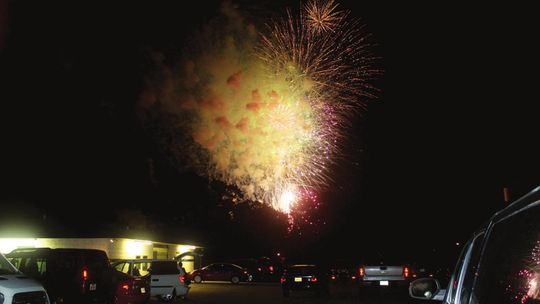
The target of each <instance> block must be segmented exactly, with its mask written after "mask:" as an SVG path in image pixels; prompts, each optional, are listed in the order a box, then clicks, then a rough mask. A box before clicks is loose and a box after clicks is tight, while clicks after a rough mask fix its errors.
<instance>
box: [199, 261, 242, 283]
mask: <svg viewBox="0 0 540 304" xmlns="http://www.w3.org/2000/svg"><path fill="white" fill-rule="evenodd" d="M190 278H191V280H192V281H193V282H195V283H201V282H202V281H230V282H231V283H233V284H238V283H240V282H250V281H251V280H252V276H251V274H249V272H248V271H247V270H246V269H245V268H242V267H240V266H238V265H236V264H229V263H214V264H210V265H208V266H206V267H203V268H201V269H196V270H194V271H193V272H191V274H190Z"/></svg>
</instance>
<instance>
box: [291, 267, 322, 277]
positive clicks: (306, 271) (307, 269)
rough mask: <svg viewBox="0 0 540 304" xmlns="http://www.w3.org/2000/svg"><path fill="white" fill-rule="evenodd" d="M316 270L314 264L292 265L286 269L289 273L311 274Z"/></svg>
mask: <svg viewBox="0 0 540 304" xmlns="http://www.w3.org/2000/svg"><path fill="white" fill-rule="evenodd" d="M316 271H317V268H316V267H315V266H294V267H291V268H289V270H288V271H287V272H288V273H289V274H291V275H302V276H303V275H312V274H314V273H315V272H316Z"/></svg>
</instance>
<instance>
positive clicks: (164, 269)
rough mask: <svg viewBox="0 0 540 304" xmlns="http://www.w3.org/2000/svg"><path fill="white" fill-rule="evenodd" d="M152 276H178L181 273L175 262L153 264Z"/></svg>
mask: <svg viewBox="0 0 540 304" xmlns="http://www.w3.org/2000/svg"><path fill="white" fill-rule="evenodd" d="M151 272H152V275H160V274H178V273H179V272H180V271H179V270H178V267H177V265H176V262H175V261H159V262H157V261H155V262H152V271H151Z"/></svg>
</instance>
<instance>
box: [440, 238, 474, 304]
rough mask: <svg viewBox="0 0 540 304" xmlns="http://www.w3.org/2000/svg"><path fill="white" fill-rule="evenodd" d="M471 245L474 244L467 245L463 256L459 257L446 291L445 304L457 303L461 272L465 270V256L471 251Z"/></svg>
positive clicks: (462, 253) (462, 252)
mask: <svg viewBox="0 0 540 304" xmlns="http://www.w3.org/2000/svg"><path fill="white" fill-rule="evenodd" d="M471 244H472V243H471V242H469V243H467V245H465V247H463V250H462V251H461V254H460V255H459V259H458V262H457V264H456V268H455V269H454V272H453V273H452V276H451V277H450V282H449V283H448V287H447V289H446V295H445V301H444V303H455V301H456V293H457V287H458V282H459V278H460V277H461V272H462V270H463V263H465V256H466V255H467V252H468V251H469V248H470V246H471Z"/></svg>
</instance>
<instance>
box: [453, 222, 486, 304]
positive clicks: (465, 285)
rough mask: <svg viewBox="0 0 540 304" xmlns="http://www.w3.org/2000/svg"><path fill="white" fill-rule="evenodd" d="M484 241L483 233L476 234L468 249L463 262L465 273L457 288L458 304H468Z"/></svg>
mask: <svg viewBox="0 0 540 304" xmlns="http://www.w3.org/2000/svg"><path fill="white" fill-rule="evenodd" d="M483 240H484V233H481V234H478V235H477V236H475V238H474V239H473V241H472V244H471V247H470V248H469V254H468V259H467V260H466V261H465V265H464V267H465V273H464V275H463V279H462V282H461V283H460V286H459V292H458V294H459V296H458V297H459V299H460V302H458V303H460V304H465V303H469V297H470V295H471V291H472V287H473V283H474V279H475V278H476V277H477V275H478V272H477V270H478V260H479V258H480V253H481V252H482V241H483Z"/></svg>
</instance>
